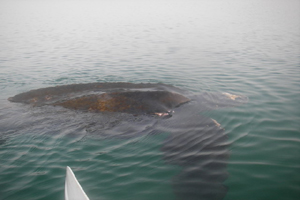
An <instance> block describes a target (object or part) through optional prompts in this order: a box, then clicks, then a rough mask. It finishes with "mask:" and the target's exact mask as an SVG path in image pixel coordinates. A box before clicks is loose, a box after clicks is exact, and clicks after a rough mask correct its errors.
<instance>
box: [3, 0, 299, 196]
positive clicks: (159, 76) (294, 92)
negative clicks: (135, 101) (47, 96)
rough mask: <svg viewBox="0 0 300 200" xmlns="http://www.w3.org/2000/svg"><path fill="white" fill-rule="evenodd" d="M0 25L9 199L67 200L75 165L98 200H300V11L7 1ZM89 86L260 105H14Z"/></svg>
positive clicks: (234, 4)
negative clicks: (166, 87)
mask: <svg viewBox="0 0 300 200" xmlns="http://www.w3.org/2000/svg"><path fill="white" fill-rule="evenodd" d="M0 27H1V29H0V88H1V95H0V199H1V200H11V199H12V200H14V199H45V200H46V199H49V200H50V199H64V178H65V167H66V166H67V165H68V166H70V167H71V168H72V169H73V171H74V173H75V174H76V176H77V178H78V179H79V181H80V183H81V184H82V187H83V188H84V190H85V191H86V193H87V194H88V196H89V197H90V199H91V200H93V199H105V200H118V199H122V200H124V199H125V200H126V199H128V200H129V199H141V200H147V199H149V200H150V199H151V200H152V199H157V200H159V199H161V200H168V199H169V200H175V199H225V200H235V199H236V200H238V199H243V200H253V199H256V200H265V199H273V200H282V199H285V200H297V199H300V173H299V171H300V157H299V153H300V125H299V121H300V107H299V100H300V1H298V0H289V1H285V0H244V1H235V0H228V1H221V0H216V1H205V0H200V1H192V0H185V1H183V0H182V1H181V0H175V1H167V0H166V1H146V0H142V1H138V0H124V1H121V0H116V1H106V0H101V1H96V0H94V1H93V0H88V1H81V0H77V1H68V0H62V1H58V0H57V1H48V0H45V1H38V0H27V1H21V0H10V1H8V0H0ZM90 82H130V83H141V82H143V83H165V84H170V85H174V86H176V87H179V88H181V89H183V90H185V91H188V92H189V94H192V95H197V94H201V93H203V92H208V93H221V92H229V93H234V94H241V95H245V96H247V97H248V98H249V100H248V103H247V104H243V105H240V106H237V107H226V108H223V109H217V110H209V111H208V110H205V112H200V111H203V109H202V108H201V106H200V107H199V104H197V103H193V102H192V103H190V104H187V105H184V106H181V107H179V108H178V109H177V110H176V109H175V113H174V114H173V116H172V117H171V118H167V119H161V118H156V117H153V116H152V117H149V116H133V115H130V114H105V115H103V114H99V115H98V114H97V113H89V112H80V111H74V110H68V109H64V108H61V107H58V106H56V107H53V106H42V107H34V106H30V105H24V104H20V103H12V102H9V101H8V100H7V99H8V98H9V97H11V96H14V95H16V94H18V93H21V92H26V91H29V90H32V89H38V88H45V87H52V86H57V85H65V84H75V83H90ZM211 118H212V119H214V120H215V121H214V120H212V119H211ZM215 122H217V123H218V124H220V127H218V126H217V124H216V123H215ZM212 124H214V126H213V125H212ZM207 127H214V128H207ZM124 133H125V134H124ZM127 133H128V134H127ZM110 136H112V137H110ZM206 144H209V145H208V146H209V148H204V146H205V145H206Z"/></svg>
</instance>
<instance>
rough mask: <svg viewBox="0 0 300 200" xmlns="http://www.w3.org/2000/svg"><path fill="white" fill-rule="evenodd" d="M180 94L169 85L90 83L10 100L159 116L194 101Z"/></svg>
mask: <svg viewBox="0 0 300 200" xmlns="http://www.w3.org/2000/svg"><path fill="white" fill-rule="evenodd" d="M180 91H181V90H180V89H179V88H176V87H173V86H169V85H165V84H150V83H148V84H143V83H141V84H132V83H87V84H73V85H63V86H57V87H49V88H42V89H37V90H31V91H29V92H24V93H21V94H18V95H16V96H14V97H10V98H9V99H8V100H9V101H11V102H20V103H25V104H31V105H34V106H43V105H53V106H62V107H65V108H68V109H73V110H82V111H92V112H123V113H130V114H158V115H159V114H163V113H168V112H170V110H172V109H174V108H176V107H178V106H180V105H181V104H184V103H187V102H189V101H190V99H189V98H187V97H185V96H183V95H181V94H179V93H176V92H180Z"/></svg>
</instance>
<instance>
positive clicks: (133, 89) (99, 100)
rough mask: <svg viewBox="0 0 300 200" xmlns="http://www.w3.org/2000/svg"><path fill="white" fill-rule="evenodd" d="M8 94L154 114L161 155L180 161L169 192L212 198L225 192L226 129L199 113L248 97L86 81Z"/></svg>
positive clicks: (37, 101)
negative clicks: (164, 136) (161, 135)
mask: <svg viewBox="0 0 300 200" xmlns="http://www.w3.org/2000/svg"><path fill="white" fill-rule="evenodd" d="M8 100H9V101H11V102H21V103H25V104H31V105H33V106H44V105H49V106H60V107H64V108H66V109H72V110H78V112H85V113H86V112H88V113H89V112H90V113H94V114H95V113H96V114H97V113H98V112H99V113H128V114H129V115H133V116H146V117H148V116H149V118H150V119H151V118H152V119H153V120H156V121H155V123H153V124H155V125H154V126H153V128H152V129H153V130H154V129H155V130H156V131H157V130H159V131H161V132H167V133H170V134H169V136H168V138H167V139H166V140H165V141H164V142H163V145H162V147H161V151H162V152H163V159H164V160H165V161H166V162H167V163H169V164H174V165H179V166H181V167H182V169H181V172H180V173H179V174H178V175H177V176H176V177H174V179H173V181H172V184H173V188H174V193H175V194H176V195H177V196H178V198H179V199H190V200H193V199H195V200H196V199H209V200H214V199H222V198H223V197H224V196H225V194H226V187H225V186H224V185H223V182H224V180H225V179H226V177H227V172H226V164H227V160H228V156H229V151H228V142H227V135H226V134H225V132H224V129H223V128H222V127H221V125H220V124H219V123H218V122H216V120H213V119H211V118H208V117H205V116H203V115H200V114H199V113H200V112H202V111H207V110H212V109H218V108H224V107H229V106H238V105H241V104H244V103H246V102H247V101H248V98H247V97H246V96H242V95H234V94H230V93H217V92H214V93H209V92H204V93H202V94H199V95H194V94H193V93H191V92H188V91H185V90H182V89H180V88H177V87H174V86H171V85H166V84H162V83H145V84H143V83H140V84H133V83H86V84H72V85H63V86H56V87H48V88H42V89H36V90H31V91H29V92H24V93H21V94H18V95H16V96H14V97H11V98H9V99H8ZM156 116H159V117H156ZM150 121H151V120H150ZM146 122H148V121H146ZM118 130H120V129H118ZM130 132H132V131H130Z"/></svg>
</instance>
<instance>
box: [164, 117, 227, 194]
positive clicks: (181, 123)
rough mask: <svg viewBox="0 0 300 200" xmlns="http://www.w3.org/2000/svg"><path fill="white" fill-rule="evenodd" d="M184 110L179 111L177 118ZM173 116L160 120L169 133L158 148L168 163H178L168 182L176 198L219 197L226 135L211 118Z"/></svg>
mask: <svg viewBox="0 0 300 200" xmlns="http://www.w3.org/2000/svg"><path fill="white" fill-rule="evenodd" d="M184 115H185V113H180V118H181V117H183V116H184ZM177 118H178V117H177V116H175V115H174V116H173V117H171V118H169V119H166V120H164V121H162V123H163V124H162V126H163V131H164V132H168V133H170V135H169V136H168V138H167V139H166V140H165V141H164V143H163V146H162V147H161V151H162V152H163V159H164V160H165V162H166V163H168V164H173V165H178V166H181V167H182V170H181V172H180V173H179V174H178V175H176V176H175V177H174V179H173V182H172V186H173V188H174V192H175V194H176V196H177V197H178V198H179V199H190V200H194V199H195V200H196V199H203V200H220V199H223V197H224V196H225V195H226V192H227V189H226V187H225V186H224V185H223V182H224V180H225V179H226V178H227V175H228V173H227V171H226V165H227V160H228V157H229V150H228V142H227V135H226V134H225V132H224V129H222V128H221V127H220V125H219V124H217V123H216V122H215V120H213V119H210V118H207V117H204V116H201V115H193V116H192V117H190V118H188V120H183V119H184V118H181V119H180V118H178V119H177Z"/></svg>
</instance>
